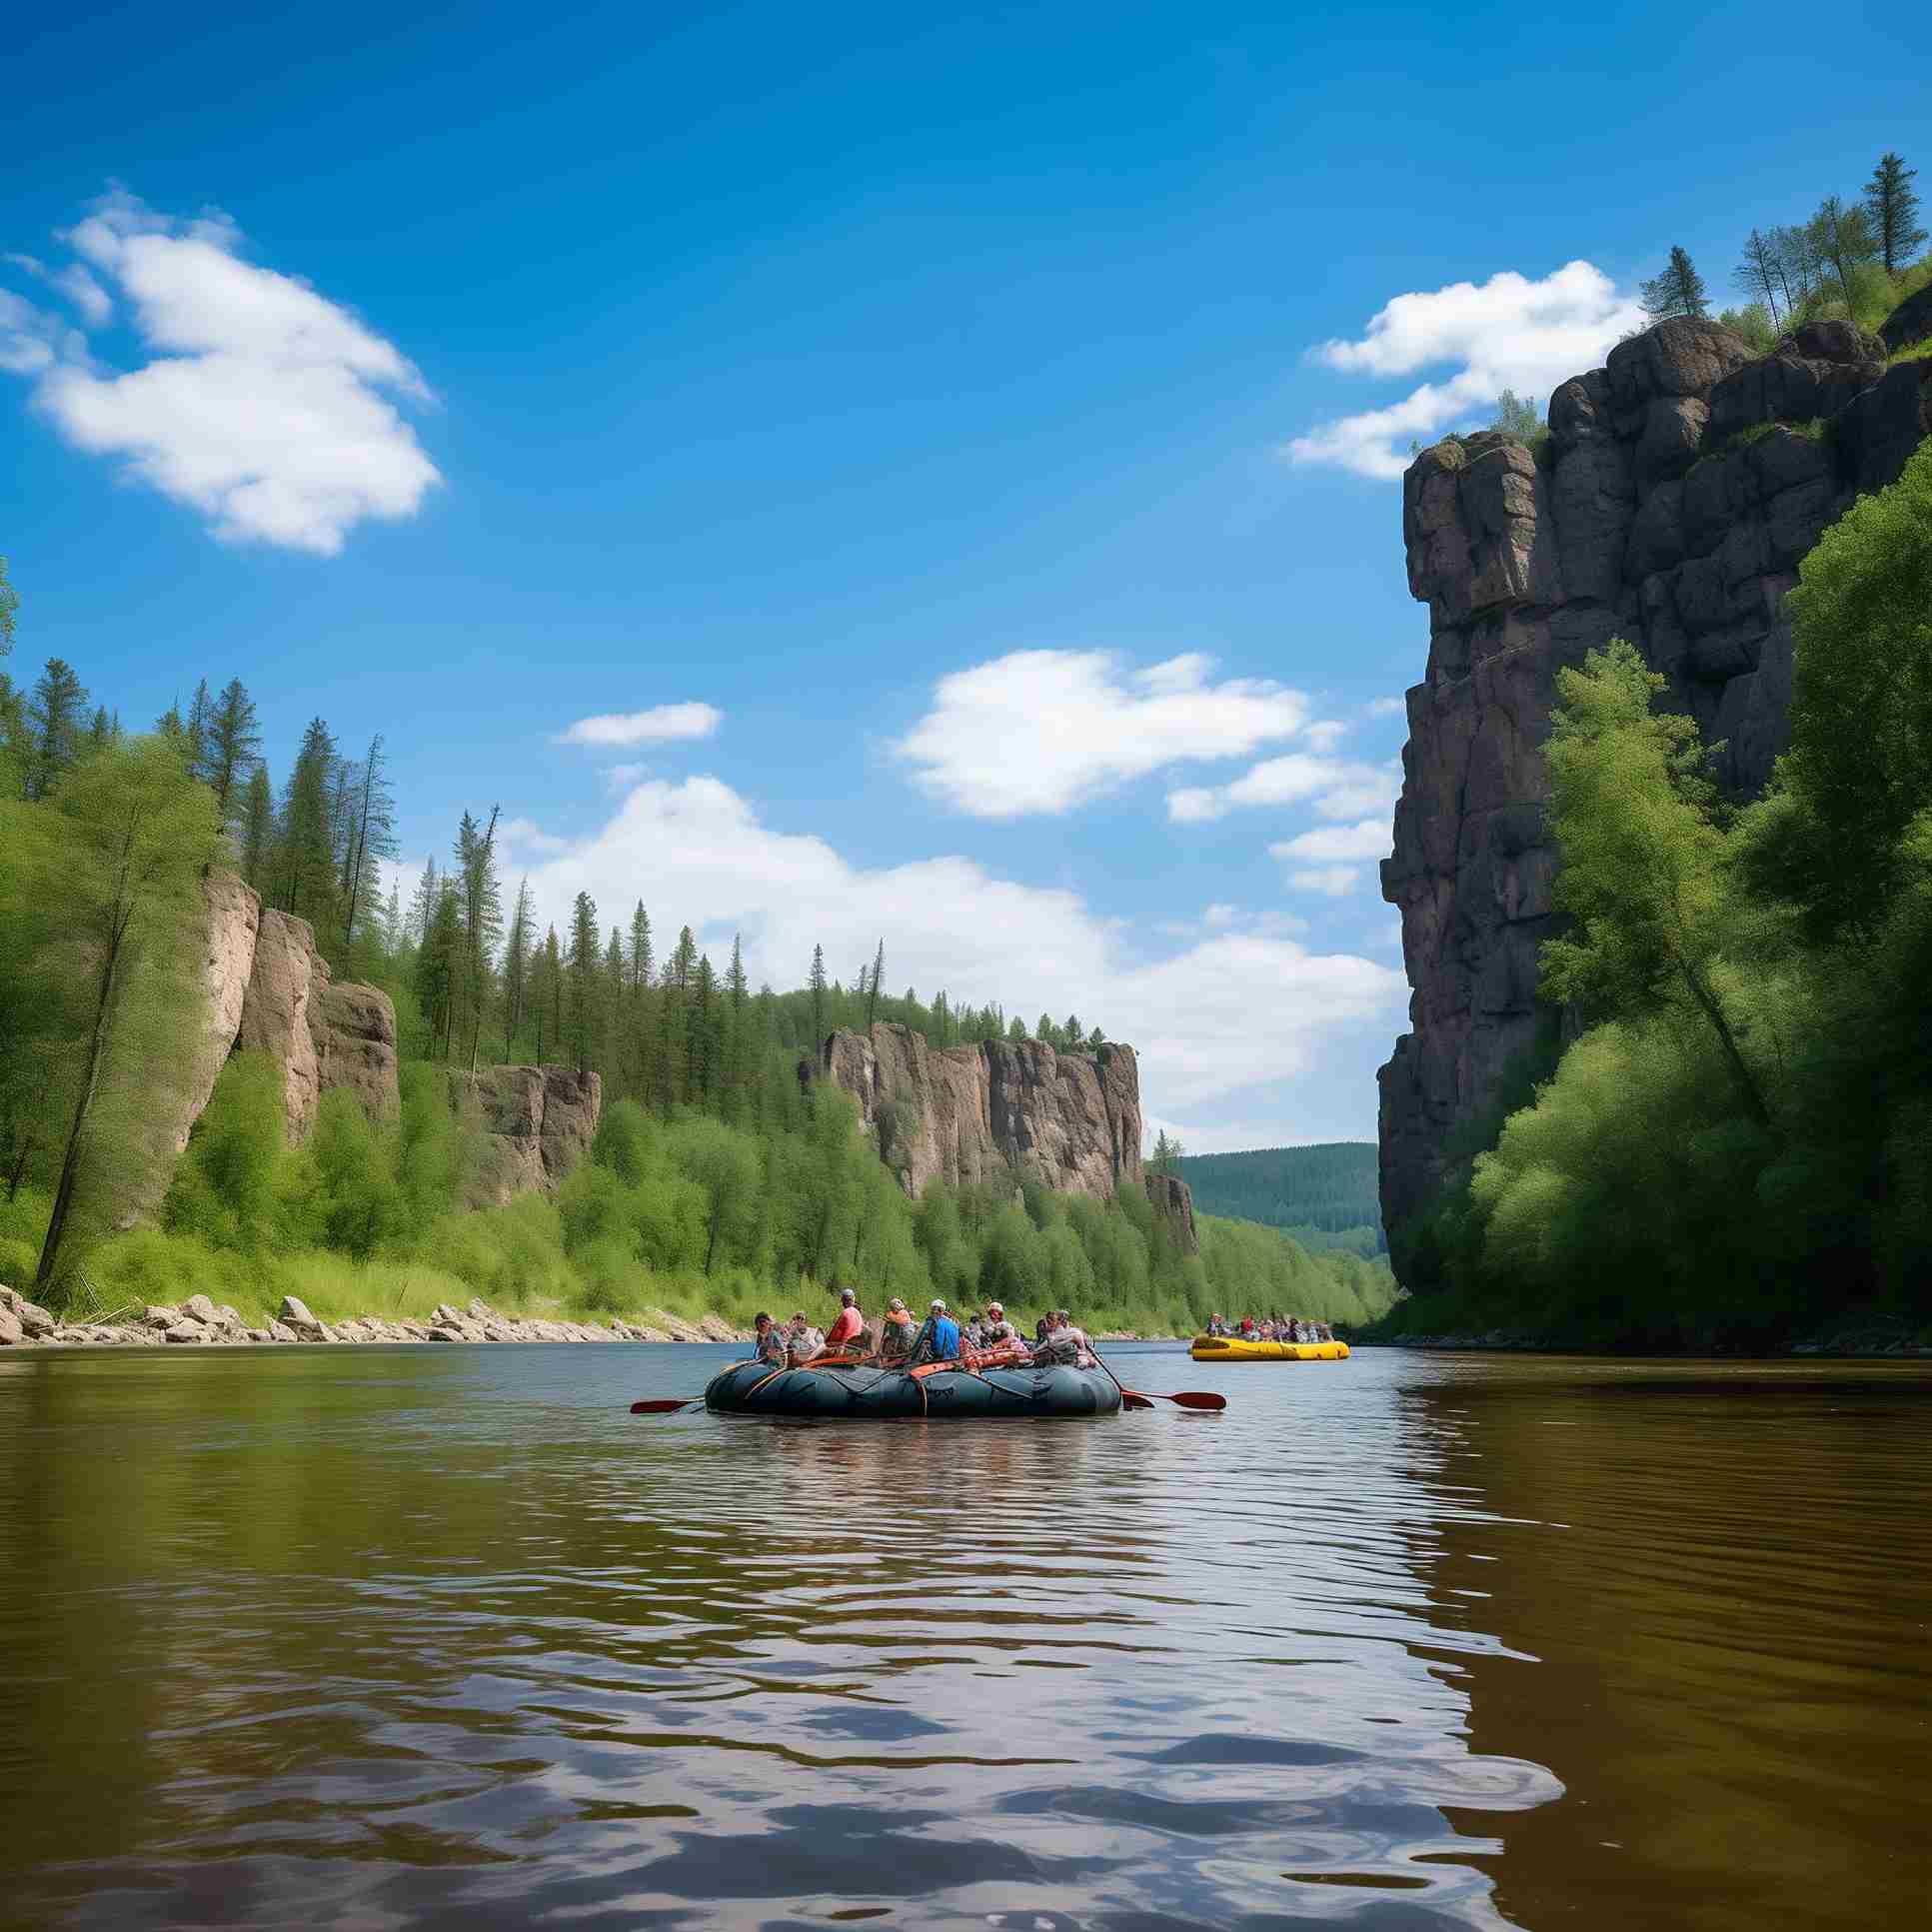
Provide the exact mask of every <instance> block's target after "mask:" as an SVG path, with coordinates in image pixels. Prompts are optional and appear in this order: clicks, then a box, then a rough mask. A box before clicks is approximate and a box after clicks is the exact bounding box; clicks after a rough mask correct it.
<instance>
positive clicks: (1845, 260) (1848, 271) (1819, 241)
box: [1810, 195, 1878, 302]
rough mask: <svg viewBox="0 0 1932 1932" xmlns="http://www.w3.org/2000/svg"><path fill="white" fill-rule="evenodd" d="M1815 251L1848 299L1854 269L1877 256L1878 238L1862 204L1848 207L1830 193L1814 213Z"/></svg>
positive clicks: (1812, 236)
mask: <svg viewBox="0 0 1932 1932" xmlns="http://www.w3.org/2000/svg"><path fill="white" fill-rule="evenodd" d="M1810 229H1811V238H1812V252H1813V253H1814V255H1815V256H1816V257H1817V259H1818V260H1819V261H1821V262H1822V263H1824V264H1825V265H1826V266H1828V267H1829V268H1830V270H1831V273H1832V277H1833V279H1834V280H1835V281H1836V282H1837V284H1838V293H1839V295H1840V296H1842V297H1843V298H1844V300H1845V301H1847V302H1849V301H1850V300H1851V299H1852V292H1853V287H1854V279H1853V278H1854V272H1855V271H1856V270H1857V269H1859V268H1861V267H1863V266H1864V264H1865V263H1867V262H1870V261H1875V260H1876V259H1877V257H1878V239H1877V237H1876V236H1875V235H1874V234H1873V232H1872V227H1871V224H1870V222H1868V221H1867V220H1866V219H1865V211H1864V209H1863V208H1847V207H1846V206H1845V204H1844V203H1843V202H1842V201H1840V200H1839V198H1838V197H1837V196H1836V195H1827V196H1826V197H1825V198H1824V200H1823V201H1821V202H1820V203H1819V204H1818V212H1817V213H1816V214H1815V215H1813V216H1812V218H1811V223H1810Z"/></svg>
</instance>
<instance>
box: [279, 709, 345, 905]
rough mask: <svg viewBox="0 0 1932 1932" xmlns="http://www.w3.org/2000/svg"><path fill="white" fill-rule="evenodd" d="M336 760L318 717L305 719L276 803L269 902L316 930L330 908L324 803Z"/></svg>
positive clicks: (331, 846)
mask: <svg viewBox="0 0 1932 1932" xmlns="http://www.w3.org/2000/svg"><path fill="white" fill-rule="evenodd" d="M337 763H338V761H337V758H336V741H335V739H334V738H333V737H332V736H331V735H330V731H329V727H328V726H327V725H326V724H325V723H324V722H323V721H322V720H321V719H320V718H312V719H310V721H309V725H308V729H307V730H306V731H305V732H304V733H303V734H302V746H301V749H300V750H299V751H298V752H297V753H296V755H295V769H294V770H293V771H292V772H291V773H290V774H289V785H288V791H287V793H286V794H285V796H284V798H283V801H282V823H281V826H280V828H279V831H280V847H281V850H280V852H279V853H278V855H277V862H276V869H275V870H276V874H277V881H276V892H275V900H276V903H277V904H278V905H279V906H280V908H281V910H282V911H283V912H285V913H293V914H294V915H295V916H296V917H297V918H298V919H305V920H307V921H308V922H309V923H310V924H311V925H312V926H315V927H317V928H321V927H323V926H324V925H325V923H327V922H328V921H329V920H330V919H331V918H332V916H333V914H334V910H335V907H334V901H335V883H336V850H335V838H334V827H333V825H332V823H331V818H330V806H331V793H332V791H333V788H334V784H335V778H336V766H337Z"/></svg>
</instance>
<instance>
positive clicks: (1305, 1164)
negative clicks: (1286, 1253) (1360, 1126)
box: [1175, 1140, 1388, 1260]
mask: <svg viewBox="0 0 1932 1932" xmlns="http://www.w3.org/2000/svg"><path fill="white" fill-rule="evenodd" d="M1175 1172H1177V1173H1178V1174H1179V1175H1180V1176H1181V1178H1182V1179H1183V1180H1185V1181H1186V1182H1187V1184H1188V1186H1189V1187H1191V1188H1192V1189H1193V1190H1194V1205H1195V1206H1196V1207H1197V1208H1199V1209H1201V1210H1203V1211H1204V1212H1206V1213H1209V1214H1233V1215H1237V1216H1238V1217H1239V1218H1241V1219H1243V1220H1250V1221H1260V1222H1262V1223H1263V1224H1264V1225H1266V1226H1268V1227H1278V1228H1280V1229H1281V1231H1282V1232H1283V1233H1284V1234H1288V1235H1291V1236H1292V1237H1293V1238H1294V1239H1295V1240H1296V1241H1298V1242H1300V1244H1301V1245H1302V1246H1303V1247H1306V1248H1311V1249H1314V1250H1316V1251H1324V1250H1329V1249H1333V1250H1338V1251H1341V1252H1346V1253H1351V1254H1359V1255H1360V1256H1361V1257H1362V1258H1363V1259H1364V1260H1372V1259H1373V1258H1374V1257H1375V1256H1376V1255H1377V1254H1381V1253H1385V1252H1386V1251H1387V1246H1388V1244H1387V1242H1386V1241H1385V1240H1384V1239H1383V1237H1382V1210H1381V1201H1380V1198H1379V1195H1378V1193H1377V1176H1376V1168H1375V1143H1374V1142H1373V1141H1372V1140H1328V1141H1323V1142H1319V1143H1317V1144H1315V1145H1312V1146H1306V1147H1255V1148H1252V1149H1250V1150H1249V1151H1247V1152H1244V1153H1190V1154H1182V1155H1181V1156H1180V1157H1179V1159H1178V1161H1177V1162H1176V1165H1175Z"/></svg>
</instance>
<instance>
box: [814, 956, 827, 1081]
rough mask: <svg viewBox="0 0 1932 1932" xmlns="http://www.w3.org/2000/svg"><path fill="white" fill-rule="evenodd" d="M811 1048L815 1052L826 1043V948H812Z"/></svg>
mask: <svg viewBox="0 0 1932 1932" xmlns="http://www.w3.org/2000/svg"><path fill="white" fill-rule="evenodd" d="M811 988H812V1050H813V1052H814V1053H815V1054H816V1053H817V1052H818V1051H819V1049H820V1048H821V1047H823V1046H824V1045H825V1043H826V950H825V948H824V947H822V946H815V947H814V948H813V949H812V979H811Z"/></svg>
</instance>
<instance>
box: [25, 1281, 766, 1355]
mask: <svg viewBox="0 0 1932 1932" xmlns="http://www.w3.org/2000/svg"><path fill="white" fill-rule="evenodd" d="M749 1338H750V1337H749V1332H748V1331H747V1330H745V1329H742V1328H734V1327H733V1326H732V1325H731V1324H730V1323H729V1322H728V1321H725V1320H724V1319H722V1318H721V1317H720V1316H718V1315H706V1316H705V1317H704V1319H703V1320H702V1321H689V1320H687V1319H686V1318H685V1317H684V1316H683V1315H674V1314H668V1313H667V1312H666V1311H665V1310H664V1309H662V1308H651V1309H647V1310H646V1311H645V1314H644V1316H642V1317H640V1318H638V1319H635V1320H627V1319H626V1318H625V1317H623V1316H621V1315H613V1316H612V1317H611V1319H610V1320H609V1321H608V1322H595V1321H562V1320H555V1319H551V1318H549V1317H546V1316H539V1315H507V1314H504V1313H502V1312H501V1311H500V1310H498V1309H495V1308H492V1307H491V1306H490V1305H489V1304H488V1303H487V1302H485V1301H482V1300H480V1299H475V1298H473V1299H472V1300H471V1301H470V1303H469V1305H468V1306H467V1307H463V1308H457V1307H454V1306H452V1305H451V1304H450V1303H449V1302H447V1301H445V1302H441V1303H439V1304H438V1305H437V1306H436V1307H435V1308H434V1309H433V1310H432V1311H431V1312H430V1314H429V1316H428V1317H427V1318H426V1319H424V1318H418V1317H415V1316H396V1317H391V1316H385V1315H354V1316H351V1317H350V1318H349V1319H347V1320H343V1321H334V1322H330V1321H324V1320H323V1319H322V1318H321V1317H320V1316H319V1315H316V1314H313V1313H311V1312H310V1310H309V1308H308V1306H307V1305H306V1304H305V1303H304V1302H302V1301H300V1300H299V1299H297V1297H296V1296H294V1295H292V1294H291V1295H285V1296H283V1298H282V1306H281V1310H280V1312H279V1313H278V1314H277V1315H276V1316H275V1318H274V1319H272V1320H271V1321H270V1322H269V1323H268V1325H267V1326H266V1327H261V1328H252V1327H250V1326H249V1325H248V1323H247V1322H246V1321H245V1320H244V1319H243V1317H242V1316H241V1315H240V1314H238V1313H237V1312H236V1311H235V1309H233V1308H230V1307H225V1306H224V1307H217V1306H216V1304H215V1303H214V1302H212V1301H211V1300H209V1298H208V1297H207V1296H206V1295H205V1294H195V1295H190V1296H189V1297H188V1299H187V1300H186V1301H184V1302H182V1304H181V1305H180V1306H179V1307H159V1306H156V1307H144V1308H141V1309H140V1310H138V1311H137V1310H135V1309H133V1308H128V1309H117V1310H115V1311H114V1312H113V1314H112V1315H111V1316H110V1317H109V1318H107V1319H105V1320H95V1321H73V1322H67V1321H62V1320H61V1319H60V1318H59V1317H58V1316H56V1315H54V1314H52V1313H50V1312H49V1311H48V1310H47V1309H45V1308H42V1307H40V1306H38V1305H36V1304H35V1303H34V1302H32V1301H29V1300H27V1299H26V1298H25V1297H24V1296H22V1295H20V1294H16V1293H15V1292H14V1290H13V1289H12V1288H7V1287H0V1348H83V1347H94V1348H152V1347H155V1346H157V1345H160V1344H168V1343H172V1344H178V1345H184V1346H190V1347H203V1348H223V1347H246V1346H248V1345H249V1344H251V1343H289V1342H417V1341H421V1342H436V1341H467V1342H480V1341H745V1340H748V1339H749Z"/></svg>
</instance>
